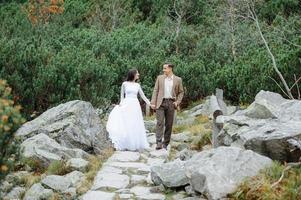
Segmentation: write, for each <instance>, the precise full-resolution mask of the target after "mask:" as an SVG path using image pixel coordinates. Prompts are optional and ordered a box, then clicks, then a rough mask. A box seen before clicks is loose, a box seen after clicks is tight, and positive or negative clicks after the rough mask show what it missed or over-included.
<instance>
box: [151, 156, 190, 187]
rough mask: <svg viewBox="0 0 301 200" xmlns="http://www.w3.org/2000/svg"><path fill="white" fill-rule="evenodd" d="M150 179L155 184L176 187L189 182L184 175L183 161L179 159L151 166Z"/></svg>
mask: <svg viewBox="0 0 301 200" xmlns="http://www.w3.org/2000/svg"><path fill="white" fill-rule="evenodd" d="M151 179H152V181H153V182H154V184H155V185H161V184H163V185H164V186H165V187H169V188H177V187H181V186H185V185H187V184H188V183H189V180H188V178H187V177H186V175H185V162H184V161H181V160H179V159H177V160H174V161H172V162H168V163H164V164H161V165H158V166H153V167H151Z"/></svg>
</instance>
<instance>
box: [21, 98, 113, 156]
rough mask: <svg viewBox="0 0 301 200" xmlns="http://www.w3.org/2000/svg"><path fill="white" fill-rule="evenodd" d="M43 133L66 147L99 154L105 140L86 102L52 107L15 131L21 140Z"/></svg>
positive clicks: (104, 145) (102, 131)
mask: <svg viewBox="0 0 301 200" xmlns="http://www.w3.org/2000/svg"><path fill="white" fill-rule="evenodd" d="M39 133H44V134H46V135H48V136H49V137H50V138H52V139H54V140H56V141H57V142H58V143H59V144H61V145H63V146H65V147H68V148H79V149H82V150H84V151H88V152H90V151H94V152H96V153H98V152H100V151H101V150H102V149H105V148H107V147H108V145H109V142H108V137H107V134H106V132H105V129H104V126H103V125H101V121H100V118H99V116H98V115H97V113H96V111H95V109H94V108H93V106H92V105H91V103H89V102H85V101H80V100H74V101H69V102H67V103H64V104H60V105H58V106H56V107H53V108H51V109H49V110H47V111H46V112H44V113H43V114H41V115H40V116H39V117H37V118H36V119H34V120H32V121H30V122H27V123H25V124H23V125H22V126H21V128H19V129H18V130H17V133H16V135H17V136H19V137H21V138H22V139H23V140H25V139H27V138H30V137H33V136H35V135H37V134H39Z"/></svg>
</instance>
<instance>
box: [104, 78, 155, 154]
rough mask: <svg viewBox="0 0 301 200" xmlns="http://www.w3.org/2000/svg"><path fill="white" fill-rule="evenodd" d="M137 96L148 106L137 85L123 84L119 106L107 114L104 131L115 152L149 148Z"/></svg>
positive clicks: (148, 102)
mask: <svg viewBox="0 0 301 200" xmlns="http://www.w3.org/2000/svg"><path fill="white" fill-rule="evenodd" d="M138 94H139V95H140V96H141V98H142V99H143V100H144V101H145V103H147V104H148V105H150V101H149V100H148V99H147V98H146V97H145V95H144V93H143V91H142V89H141V86H140V84H139V83H135V82H128V81H125V82H123V83H122V86H121V95H120V96H121V101H120V104H119V105H116V106H115V107H114V108H113V110H112V111H111V113H110V114H109V118H108V121H107V125H106V129H107V131H108V133H109V137H110V139H111V140H112V143H113V145H114V147H115V148H116V150H129V151H135V150H143V149H146V148H148V147H149V143H148V142H147V137H146V129H145V126H144V121H143V115H142V111H141V107H140V103H139V101H138V97H137V96H138ZM124 96H125V97H124Z"/></svg>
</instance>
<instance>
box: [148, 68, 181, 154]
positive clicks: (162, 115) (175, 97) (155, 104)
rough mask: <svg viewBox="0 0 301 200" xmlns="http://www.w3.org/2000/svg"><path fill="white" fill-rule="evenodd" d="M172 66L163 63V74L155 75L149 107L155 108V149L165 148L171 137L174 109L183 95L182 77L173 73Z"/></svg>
mask: <svg viewBox="0 0 301 200" xmlns="http://www.w3.org/2000/svg"><path fill="white" fill-rule="evenodd" d="M173 68H174V65H172V64H164V65H163V72H164V75H159V76H158V77H157V80H156V84H155V87H154V91H153V95H152V100H151V107H152V109H154V110H156V118H157V126H156V142H157V147H156V149H157V150H158V149H162V148H165V149H167V146H168V144H169V141H170V137H171V132H172V125H173V119H174V113H175V109H176V108H178V106H179V104H180V103H181V101H182V99H183V96H184V90H183V84H182V79H181V78H180V77H178V76H176V75H174V74H173ZM164 122H165V131H164ZM163 132H164V134H163ZM163 137H164V140H163V143H162V138H163Z"/></svg>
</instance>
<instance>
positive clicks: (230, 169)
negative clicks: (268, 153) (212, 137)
mask: <svg viewBox="0 0 301 200" xmlns="http://www.w3.org/2000/svg"><path fill="white" fill-rule="evenodd" d="M271 164H272V160H271V159H270V158H267V157H265V156H262V155H259V154H257V153H255V152H253V151H250V150H243V149H241V148H236V147H218V148H216V149H211V150H206V151H202V152H200V153H197V154H195V155H194V156H193V157H192V158H191V159H190V160H188V161H186V163H185V168H186V176H187V177H188V179H189V183H190V185H191V186H192V188H193V190H195V191H197V192H199V193H202V194H203V195H205V196H207V197H208V199H214V200H215V199H221V198H223V197H226V196H227V194H229V193H232V192H234V191H235V189H236V187H237V186H238V185H239V184H240V183H241V182H242V181H243V180H244V179H245V178H247V177H252V176H255V175H257V174H258V172H259V171H260V170H261V169H264V168H265V167H269V166H270V165H271Z"/></svg>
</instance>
